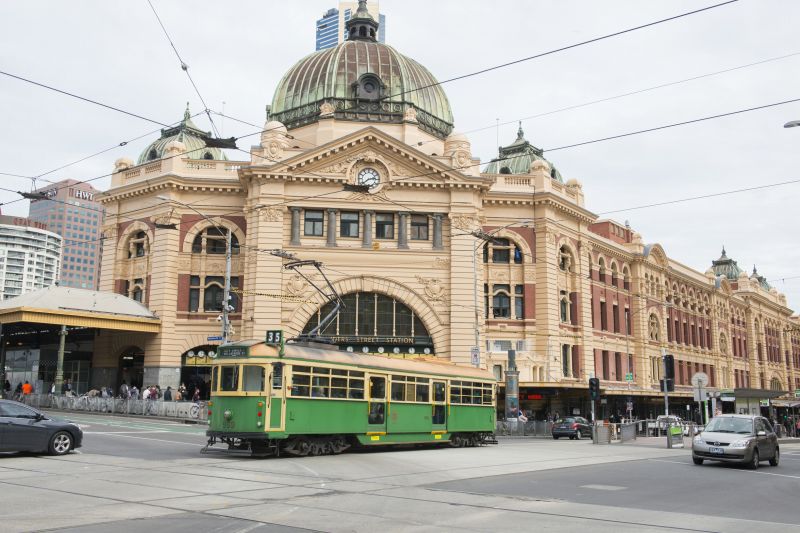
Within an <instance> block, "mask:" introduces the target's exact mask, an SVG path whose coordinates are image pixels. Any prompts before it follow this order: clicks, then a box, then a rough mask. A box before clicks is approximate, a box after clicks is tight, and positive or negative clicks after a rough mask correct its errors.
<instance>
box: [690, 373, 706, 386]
mask: <svg viewBox="0 0 800 533" xmlns="http://www.w3.org/2000/svg"><path fill="white" fill-rule="evenodd" d="M706 385H708V374H706V373H705V372H696V373H695V374H694V375H693V376H692V386H693V387H695V388H697V389H701V388H703V387H705V386H706Z"/></svg>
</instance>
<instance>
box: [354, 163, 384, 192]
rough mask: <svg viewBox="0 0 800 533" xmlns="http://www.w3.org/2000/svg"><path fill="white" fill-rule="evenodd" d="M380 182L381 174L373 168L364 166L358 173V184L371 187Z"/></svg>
mask: <svg viewBox="0 0 800 533" xmlns="http://www.w3.org/2000/svg"><path fill="white" fill-rule="evenodd" d="M380 182H381V176H380V174H378V171H377V170H375V169H374V168H365V169H363V170H362V171H361V172H359V173H358V184H359V185H367V186H368V187H370V188H372V187H375V186H377V185H378V184H379V183H380Z"/></svg>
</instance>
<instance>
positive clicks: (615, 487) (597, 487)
mask: <svg viewBox="0 0 800 533" xmlns="http://www.w3.org/2000/svg"><path fill="white" fill-rule="evenodd" d="M578 488H581V489H594V490H625V489H627V488H628V487H620V486H619V485H581V486H580V487H578Z"/></svg>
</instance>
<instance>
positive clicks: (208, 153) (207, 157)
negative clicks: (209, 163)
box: [203, 152, 214, 159]
mask: <svg viewBox="0 0 800 533" xmlns="http://www.w3.org/2000/svg"><path fill="white" fill-rule="evenodd" d="M203 159H214V156H213V155H211V152H206V153H204V154H203Z"/></svg>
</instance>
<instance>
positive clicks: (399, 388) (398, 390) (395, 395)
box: [392, 376, 406, 402]
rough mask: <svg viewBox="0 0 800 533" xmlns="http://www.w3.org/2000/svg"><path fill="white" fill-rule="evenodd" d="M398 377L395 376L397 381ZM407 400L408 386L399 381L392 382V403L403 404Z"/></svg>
mask: <svg viewBox="0 0 800 533" xmlns="http://www.w3.org/2000/svg"><path fill="white" fill-rule="evenodd" d="M396 377H397V376H393V377H392V379H395V378H396ZM405 399H406V384H405V383H400V382H397V381H392V401H393V402H402V401H405Z"/></svg>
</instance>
